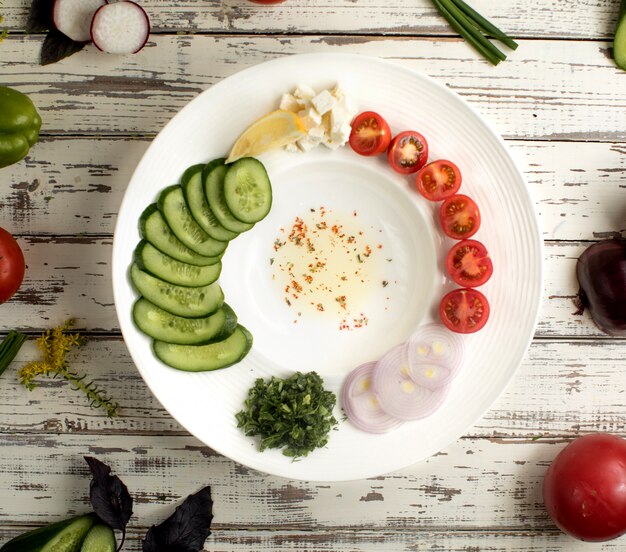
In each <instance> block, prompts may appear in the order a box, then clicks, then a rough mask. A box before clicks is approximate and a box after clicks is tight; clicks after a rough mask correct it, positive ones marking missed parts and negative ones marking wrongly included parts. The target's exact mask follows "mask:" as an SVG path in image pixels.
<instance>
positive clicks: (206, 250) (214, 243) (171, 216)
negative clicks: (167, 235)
mask: <svg viewBox="0 0 626 552" xmlns="http://www.w3.org/2000/svg"><path fill="white" fill-rule="evenodd" d="M157 203H158V206H159V210H160V211H161V213H163V216H164V217H165V220H166V221H167V224H168V226H169V227H170V228H171V229H172V232H174V234H175V235H176V237H177V238H178V239H179V240H180V241H181V242H183V243H184V244H185V245H186V246H187V247H189V249H193V250H194V251H195V252H196V253H199V254H200V255H205V256H207V257H215V256H217V255H221V254H222V253H223V252H224V250H225V249H226V245H227V243H226V242H222V241H218V240H214V239H213V238H212V237H211V236H209V235H208V234H207V233H206V232H205V231H204V230H202V228H200V226H199V225H198V223H197V222H196V221H195V220H194V218H193V216H192V215H191V212H190V211H189V207H188V206H187V202H186V201H185V196H184V194H183V189H182V188H181V187H180V186H179V185H178V184H175V185H174V186H169V187H167V188H165V189H164V190H163V191H162V192H161V194H160V195H159V199H158V202H157Z"/></svg>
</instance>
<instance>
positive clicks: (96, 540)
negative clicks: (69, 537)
mask: <svg viewBox="0 0 626 552" xmlns="http://www.w3.org/2000/svg"><path fill="white" fill-rule="evenodd" d="M116 548H117V543H116V542H115V534H114V533H113V529H111V528H110V527H109V526H108V525H105V524H104V523H97V524H96V525H94V526H93V527H92V528H91V529H89V533H87V536H86V537H85V540H84V541H83V545H82V546H81V548H80V552H115V549H116Z"/></svg>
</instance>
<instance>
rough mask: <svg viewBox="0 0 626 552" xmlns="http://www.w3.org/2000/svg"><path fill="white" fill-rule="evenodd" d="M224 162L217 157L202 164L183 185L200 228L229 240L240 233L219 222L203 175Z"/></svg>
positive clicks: (220, 238)
mask: <svg viewBox="0 0 626 552" xmlns="http://www.w3.org/2000/svg"><path fill="white" fill-rule="evenodd" d="M223 164H224V160H223V159H216V160H215V161H211V162H210V163H208V164H207V165H206V166H202V165H200V169H199V170H197V171H196V172H195V173H193V174H192V175H191V176H190V177H189V178H188V179H187V182H185V183H181V186H182V188H183V192H184V193H185V200H186V201H187V205H188V206H189V210H190V211H191V215H192V216H193V218H194V219H195V221H196V222H197V223H198V224H199V225H200V228H202V230H204V231H205V232H206V233H207V234H208V235H209V236H211V237H212V238H213V239H215V240H220V241H229V240H232V239H234V238H236V237H237V236H238V235H239V234H238V233H237V232H231V231H230V230H227V229H226V228H224V227H223V226H222V225H221V224H220V223H219V221H218V220H217V218H216V217H215V215H214V214H213V211H211V208H210V207H209V204H208V202H207V200H206V196H205V195H204V177H203V175H204V174H205V173H206V174H208V173H209V172H211V170H213V169H214V168H215V167H217V166H219V165H223ZM195 167H198V165H195ZM188 170H189V169H188Z"/></svg>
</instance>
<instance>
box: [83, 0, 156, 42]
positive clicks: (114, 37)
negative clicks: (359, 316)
mask: <svg viewBox="0 0 626 552" xmlns="http://www.w3.org/2000/svg"><path fill="white" fill-rule="evenodd" d="M149 35H150V19H149V18H148V14H147V13H146V12H145V10H144V9H143V8H142V7H141V6H139V5H138V4H135V2H131V1H130V0H124V1H122V2H115V3H112V4H105V5H104V6H101V7H100V8H99V9H98V11H96V14H95V15H94V17H93V21H92V22H91V39H92V40H93V43H94V44H95V45H96V47H97V48H98V49H99V50H102V51H103V52H108V53H109V54H134V53H136V52H138V51H139V50H141V49H142V48H143V47H144V45H145V44H146V42H148V36H149Z"/></svg>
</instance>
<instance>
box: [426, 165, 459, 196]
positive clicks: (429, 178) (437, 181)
mask: <svg viewBox="0 0 626 552" xmlns="http://www.w3.org/2000/svg"><path fill="white" fill-rule="evenodd" d="M462 179H463V178H462V176H461V171H460V170H459V168H458V167H457V166H456V165H455V164H454V163H452V161H447V160H446V159H438V160H437V161H433V162H432V163H428V165H426V166H425V167H422V168H421V169H420V170H419V172H418V173H417V176H416V177H415V187H416V188H417V190H418V191H419V193H420V194H422V195H423V196H424V197H425V198H426V199H428V200H430V201H441V200H443V199H447V198H449V197H451V196H453V195H454V194H456V193H457V192H458V191H459V188H460V187H461V181H462Z"/></svg>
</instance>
